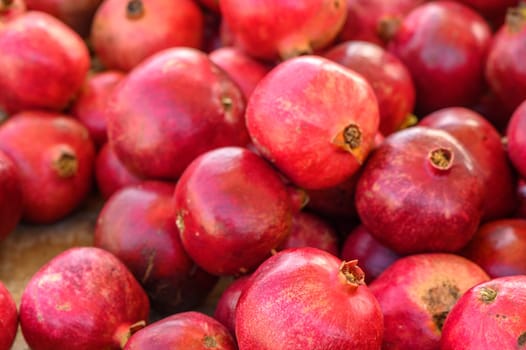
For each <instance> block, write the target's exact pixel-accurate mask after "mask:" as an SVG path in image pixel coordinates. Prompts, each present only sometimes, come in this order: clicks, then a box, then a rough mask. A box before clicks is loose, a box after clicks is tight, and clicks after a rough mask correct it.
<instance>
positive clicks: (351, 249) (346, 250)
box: [339, 224, 400, 284]
mask: <svg viewBox="0 0 526 350" xmlns="http://www.w3.org/2000/svg"><path fill="white" fill-rule="evenodd" d="M339 256H340V258H341V259H342V260H346V261H349V260H353V259H357V260H358V263H359V264H360V267H361V268H362V270H363V272H364V273H365V282H366V283H367V284H370V283H371V282H372V281H374V280H375V279H376V278H377V277H378V276H379V275H380V274H381V273H382V272H383V271H384V270H385V269H386V268H387V267H388V266H389V265H391V264H392V263H394V262H395V261H396V260H398V259H399V258H400V255H398V254H397V253H395V252H394V251H393V250H392V249H389V248H388V247H386V246H385V245H383V244H381V243H380V242H378V240H377V239H376V238H374V237H373V236H372V235H371V234H370V233H369V232H368V231H367V230H366V229H365V227H364V226H363V225H361V224H360V225H358V226H356V227H355V228H353V229H352V231H351V232H350V233H349V234H348V235H347V237H345V240H344V242H343V245H342V249H341V252H340V254H339Z"/></svg>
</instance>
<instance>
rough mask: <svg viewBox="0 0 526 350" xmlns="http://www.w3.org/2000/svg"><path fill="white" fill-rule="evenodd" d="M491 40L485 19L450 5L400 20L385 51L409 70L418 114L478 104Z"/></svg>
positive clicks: (436, 4)
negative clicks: (398, 26) (399, 60)
mask: <svg viewBox="0 0 526 350" xmlns="http://www.w3.org/2000/svg"><path fill="white" fill-rule="evenodd" d="M490 39H491V29H490V28H489V26H488V24H487V23H486V22H485V20H484V19H483V18H482V17H481V16H480V15H479V14H477V13H476V12H475V11H474V10H472V9H470V8H469V7H467V6H465V5H462V4H459V3H455V2H452V1H437V2H429V3H426V4H423V5H420V6H418V7H417V8H415V9H414V10H413V11H411V12H410V13H409V14H408V15H407V16H406V17H405V18H404V20H403V22H402V25H401V26H400V28H399V29H398V31H397V33H396V35H395V36H394V37H393V39H392V40H391V41H390V43H389V45H388V49H389V51H390V52H391V53H393V54H394V55H396V56H397V57H398V58H400V59H401V60H402V62H404V64H405V65H406V66H407V68H408V69H409V71H410V72H411V76H412V77H413V81H414V83H415V88H416V111H417V114H419V115H421V114H427V113H430V112H432V111H434V110H437V109H440V108H444V107H450V106H469V105H471V104H473V103H474V102H475V101H476V100H477V98H478V96H479V95H480V93H481V92H482V88H483V86H484V66H485V60H486V55H487V51H488V48H489V45H490Z"/></svg>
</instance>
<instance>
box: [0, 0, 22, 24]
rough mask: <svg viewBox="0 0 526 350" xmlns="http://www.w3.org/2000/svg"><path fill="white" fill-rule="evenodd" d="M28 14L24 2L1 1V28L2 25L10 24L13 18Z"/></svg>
mask: <svg viewBox="0 0 526 350" xmlns="http://www.w3.org/2000/svg"><path fill="white" fill-rule="evenodd" d="M25 12H26V3H25V1H24V0H1V1H0V28H2V25H3V24H2V23H5V22H8V21H10V20H12V19H13V18H15V17H17V16H19V15H21V14H23V13H25Z"/></svg>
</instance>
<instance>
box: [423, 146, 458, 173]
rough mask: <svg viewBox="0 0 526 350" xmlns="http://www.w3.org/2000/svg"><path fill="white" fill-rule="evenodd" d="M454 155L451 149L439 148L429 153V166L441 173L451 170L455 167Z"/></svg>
mask: <svg viewBox="0 0 526 350" xmlns="http://www.w3.org/2000/svg"><path fill="white" fill-rule="evenodd" d="M453 157H454V153H453V152H452V151H451V150H450V149H449V148H444V147H438V148H435V149H433V150H431V152H429V156H428V159H429V164H431V166H432V167H433V168H434V169H437V170H440V171H446V170H449V169H450V168H451V167H452V166H453Z"/></svg>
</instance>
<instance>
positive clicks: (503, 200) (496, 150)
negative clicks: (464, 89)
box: [419, 107, 526, 221]
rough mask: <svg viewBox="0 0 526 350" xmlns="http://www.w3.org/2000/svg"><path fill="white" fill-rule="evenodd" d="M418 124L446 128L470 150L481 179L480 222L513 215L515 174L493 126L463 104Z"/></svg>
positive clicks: (515, 197)
mask: <svg viewBox="0 0 526 350" xmlns="http://www.w3.org/2000/svg"><path fill="white" fill-rule="evenodd" d="M419 125H421V126H428V127H432V128H437V129H441V130H445V131H447V132H448V133H450V134H451V135H453V136H454V137H455V138H456V139H457V140H458V141H460V143H461V144H462V145H463V146H464V147H465V148H466V149H467V150H468V151H469V153H470V154H471V156H472V157H473V160H474V162H475V166H476V167H478V168H479V170H480V173H481V179H482V180H483V182H484V187H485V192H486V195H485V197H484V213H483V216H482V220H483V221H487V220H493V219H497V218H503V217H509V216H511V215H512V214H513V211H514V210H515V207H516V206H517V195H516V187H517V177H516V175H515V172H514V170H513V168H512V166H511V163H510V161H509V159H508V155H507V153H506V149H505V148H504V145H503V143H502V136H501V134H500V133H499V132H498V131H497V129H495V128H494V127H493V125H491V124H490V123H489V122H488V121H487V120H486V119H485V118H484V117H483V116H481V115H480V114H478V113H476V112H474V111H472V110H470V109H467V108H463V107H448V108H443V109H440V110H437V111H435V112H433V113H431V114H429V115H427V116H425V117H424V118H422V119H421V120H420V122H419ZM525 126H526V124H525Z"/></svg>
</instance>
